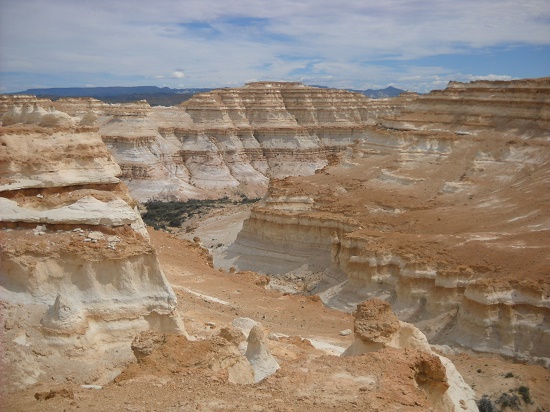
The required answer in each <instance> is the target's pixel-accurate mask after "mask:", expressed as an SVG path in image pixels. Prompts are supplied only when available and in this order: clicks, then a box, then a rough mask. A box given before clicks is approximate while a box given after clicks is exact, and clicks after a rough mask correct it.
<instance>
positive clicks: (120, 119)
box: [6, 82, 416, 201]
mask: <svg viewBox="0 0 550 412" xmlns="http://www.w3.org/2000/svg"><path fill="white" fill-rule="evenodd" d="M415 97H416V96H414V95H411V96H408V97H403V98H398V99H381V100H377V101H374V100H369V99H368V98H366V97H365V96H363V95H360V94H358V93H352V92H348V91H343V90H335V89H323V88H317V87H310V86H305V85H303V84H300V83H291V82H257V83H250V84H247V85H245V86H244V87H240V88H233V89H220V90H214V91H212V92H209V93H200V94H196V95H195V96H194V97H193V98H191V99H190V100H188V101H186V102H185V103H183V104H182V105H180V106H177V107H169V108H168V107H149V105H148V104H147V102H145V101H141V102H136V103H131V104H105V103H102V102H100V101H98V100H95V99H84V98H82V99H60V100H58V101H56V102H51V103H50V106H51V107H55V109H57V110H61V111H64V112H66V113H69V114H70V115H71V116H72V117H73V118H78V119H79V121H80V124H82V125H87V126H92V125H96V126H97V127H99V131H100V134H101V136H102V138H103V140H104V142H105V144H106V145H107V147H108V148H109V150H110V151H111V152H112V154H113V156H114V158H115V160H116V161H117V163H118V164H119V166H120V167H121V169H122V174H121V179H122V180H123V181H124V182H125V183H126V184H127V186H128V187H129V189H130V192H131V193H132V195H133V196H134V197H135V198H136V199H138V200H141V201H144V200H148V199H153V198H158V199H165V200H170V199H181V200H186V199H189V198H219V197H223V196H234V195H246V196H248V197H261V196H263V195H264V194H265V193H266V190H267V186H268V181H269V179H270V178H273V177H275V178H283V177H286V176H297V175H311V174H313V173H315V171H316V170H319V169H321V168H323V167H324V166H326V165H327V164H329V163H330V162H331V161H334V158H335V156H337V155H338V153H341V152H342V151H345V150H347V148H348V147H349V146H350V145H351V144H352V143H353V142H355V141H357V140H358V139H361V138H363V137H364V134H365V130H366V128H367V127H368V125H373V124H375V121H376V119H377V118H379V117H381V116H390V115H393V114H394V113H397V112H399V111H400V109H401V107H403V105H404V104H405V103H406V102H408V101H410V100H412V99H414V98H415ZM12 103H13V102H12ZM24 103H25V102H23V101H20V102H19V104H20V105H23V104H24ZM6 107H8V104H7V103H6ZM6 110H7V109H6Z"/></svg>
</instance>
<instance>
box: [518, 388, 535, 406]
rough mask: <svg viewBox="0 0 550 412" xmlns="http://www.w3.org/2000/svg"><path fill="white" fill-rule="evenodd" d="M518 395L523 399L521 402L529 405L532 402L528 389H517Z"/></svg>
mask: <svg viewBox="0 0 550 412" xmlns="http://www.w3.org/2000/svg"><path fill="white" fill-rule="evenodd" d="M518 393H519V394H520V395H521V397H522V398H523V401H524V402H525V403H531V402H532V400H531V393H530V391H529V388H528V387H527V386H523V385H522V386H520V387H519V388H518Z"/></svg>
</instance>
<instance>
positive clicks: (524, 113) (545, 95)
mask: <svg viewBox="0 0 550 412" xmlns="http://www.w3.org/2000/svg"><path fill="white" fill-rule="evenodd" d="M549 113H550V77H546V78H541V79H524V80H514V81H485V80H478V81H473V82H470V83H460V82H450V83H449V85H448V86H447V88H446V89H445V90H435V91H432V92H430V93H428V94H427V95H423V96H419V97H418V98H417V99H415V100H414V101H412V102H411V103H410V104H408V105H407V106H406V107H405V108H403V110H402V111H400V112H399V113H398V115H397V116H395V114H394V115H393V116H382V117H381V118H380V120H379V123H380V124H382V125H383V126H385V127H391V128H396V129H399V130H431V131H439V130H452V131H454V132H456V133H458V134H469V133H473V134H476V133H478V132H480V131H487V130H497V131H498V132H500V133H503V134H507V135H513V136H518V135H524V136H526V137H537V136H538V137H547V136H548V130H549V129H550V115H549Z"/></svg>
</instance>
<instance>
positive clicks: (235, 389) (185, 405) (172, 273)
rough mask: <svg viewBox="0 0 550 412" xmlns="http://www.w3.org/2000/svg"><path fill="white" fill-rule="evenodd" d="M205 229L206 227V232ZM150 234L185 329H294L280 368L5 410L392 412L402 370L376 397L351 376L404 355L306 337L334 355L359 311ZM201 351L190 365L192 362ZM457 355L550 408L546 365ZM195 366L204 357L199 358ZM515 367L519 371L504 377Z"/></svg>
mask: <svg viewBox="0 0 550 412" xmlns="http://www.w3.org/2000/svg"><path fill="white" fill-rule="evenodd" d="M236 215H238V213H236ZM236 215H234V218H235V219H232V218H229V219H228V220H227V222H229V225H230V226H231V225H232V224H233V223H234V221H236V220H237V218H236V217H235V216H236ZM212 222H217V223H218V224H219V226H223V225H222V220H221V219H218V220H216V217H215V216H210V218H209V219H207V220H206V223H207V224H208V225H207V226H206V227H207V228H209V229H208V230H211V233H212V234H213V235H214V233H215V232H216V230H219V229H216V230H215V229H212V227H213V226H210V224H211V223H212ZM214 226H215V225H214ZM227 232H229V231H227ZM198 233H199V234H201V233H203V232H201V231H200V230H198ZM219 233H221V232H219ZM223 233H225V234H226V235H227V233H226V232H223ZM150 235H151V241H152V243H153V245H154V247H155V248H156V250H157V251H158V255H159V259H160V261H161V264H162V267H163V269H164V271H165V274H166V276H167V278H168V280H169V281H170V283H171V284H172V285H173V287H174V290H175V291H176V293H177V295H178V312H179V313H180V315H181V316H182V318H183V320H184V323H185V326H186V329H187V332H188V333H189V334H190V335H191V336H192V337H193V338H194V339H197V340H198V343H200V342H202V340H203V339H206V338H208V337H212V336H213V335H215V334H217V333H219V331H220V329H221V328H222V327H224V326H227V325H229V324H230V323H231V322H232V320H233V319H235V318H237V317H248V318H252V319H254V320H256V321H258V322H261V323H262V324H263V325H264V326H265V327H266V328H268V330H269V331H270V332H275V333H279V334H284V335H288V336H289V338H287V339H286V340H285V339H282V340H280V341H279V342H273V343H272V345H270V346H271V347H272V353H273V355H274V356H275V357H276V358H277V360H278V361H279V363H280V364H281V365H282V369H281V371H280V372H277V374H275V375H273V377H272V378H269V379H267V380H266V381H264V382H262V383H260V384H256V385H247V386H238V385H234V384H229V383H227V382H226V381H225V380H224V378H223V376H222V377H220V376H219V375H217V374H216V373H214V372H212V371H210V370H208V369H206V368H193V367H189V368H186V369H183V370H171V369H170V365H160V364H159V365H157V366H158V367H157V368H156V369H155V370H154V371H152V370H147V371H146V372H143V373H141V374H138V375H136V376H135V377H133V378H132V379H127V380H119V381H118V382H116V381H115V382H112V383H110V384H108V385H106V386H104V387H103V388H102V389H97V390H96V389H84V388H82V387H80V386H79V385H76V384H74V383H73V382H70V381H67V382H51V383H47V382H46V383H41V384H39V385H35V386H34V387H31V388H28V389H26V390H22V391H19V392H15V393H12V394H9V395H8V396H6V397H5V399H3V400H2V402H3V405H1V408H0V409H1V410H3V411H4V410H5V411H30V410H33V411H75V410H85V411H121V410H122V411H191V410H193V411H194V410H203V411H218V410H224V411H227V410H231V411H244V410H253V411H271V410H274V411H324V410H332V411H334V410H341V411H347V410H350V411H353V410H378V411H384V410H388V409H384V407H381V406H380V405H383V404H384V402H386V404H387V402H390V401H391V402H394V401H395V399H393V398H394V397H397V398H399V396H398V394H399V393H401V392H400V389H399V385H400V384H399V382H398V377H395V378H392V379H395V380H396V381H395V385H398V386H397V387H392V386H391V385H390V386H388V387H385V390H386V392H384V393H378V392H377V393H378V395H377V396H378V397H375V398H374V400H373V398H367V397H366V396H367V395H365V394H364V393H363V392H362V391H365V389H364V388H363V389H361V387H359V386H354V385H357V382H355V381H353V379H351V378H349V376H348V375H349V374H350V373H353V372H354V371H355V370H356V369H357V370H362V371H370V372H371V373H373V374H378V375H377V376H382V375H387V376H388V374H389V375H390V377H391V371H388V369H395V371H393V372H395V373H396V374H398V375H399V374H401V371H400V369H399V368H400V367H402V364H403V363H404V361H403V360H401V361H399V358H398V357H397V358H385V359H383V358H380V359H378V361H379V362H382V363H369V362H370V361H369V362H367V361H366V359H361V360H359V359H354V360H349V361H345V362H343V363H342V362H341V361H340V360H339V359H340V358H335V357H333V356H329V355H328V354H329V353H330V352H331V351H330V350H328V349H327V350H326V351H325V352H323V351H321V350H316V349H314V348H313V347H312V346H311V345H310V344H309V343H308V342H307V341H302V339H301V338H308V339H310V340H311V342H313V343H315V345H316V346H319V347H323V346H324V347H326V348H332V349H333V351H332V353H334V349H337V348H345V347H347V346H348V345H349V344H351V342H352V341H353V337H352V336H351V335H350V336H340V334H339V333H340V331H342V330H345V329H349V328H353V320H352V316H351V315H349V314H347V313H344V312H339V311H336V310H332V309H328V308H326V307H324V306H323V305H322V304H321V302H319V300H317V299H315V298H314V297H304V296H300V295H289V294H282V293H279V292H276V291H273V290H269V289H268V288H266V278H265V277H262V276H259V275H257V274H254V273H251V272H247V273H237V274H229V273H227V272H223V271H219V270H217V269H214V268H213V267H211V266H210V265H209V262H208V260H209V258H208V253H207V252H206V250H205V249H203V248H201V247H200V246H198V245H196V244H193V243H192V242H188V241H185V240H181V239H178V238H177V237H176V236H175V235H170V234H167V233H165V232H161V231H154V230H150ZM195 235H196V234H195ZM203 236H204V235H203ZM216 236H219V235H216ZM211 240H213V239H211ZM217 240H218V239H217ZM335 347H336V348H335ZM182 348H184V346H182ZM182 350H183V349H182ZM186 350H187V351H189V350H191V351H192V352H193V351H194V352H193V356H194V357H196V358H197V359H198V358H200V359H203V358H204V357H206V358H208V356H210V355H209V352H208V351H207V350H205V349H204V348H203V349H201V346H198V347H197V349H192V348H191V349H186ZM201 351H202V352H201ZM182 353H183V352H182ZM186 353H187V352H186ZM390 355H391V356H397V355H396V354H390ZM193 356H192V357H191V358H192V359H191V360H188V362H191V363H192V360H193V359H195V358H193ZM388 356H389V355H388ZM450 358H451V360H453V362H454V363H455V364H456V366H457V368H458V370H459V371H460V372H461V373H462V374H463V376H464V378H465V380H466V381H467V382H468V383H469V384H470V385H471V386H472V387H473V388H474V390H475V391H476V396H477V398H481V396H482V395H484V394H490V395H492V399H493V401H496V400H497V399H498V397H499V396H500V395H501V394H502V393H505V392H508V391H509V390H516V391H517V388H518V387H519V386H522V385H524V386H526V387H529V389H530V396H531V399H532V400H533V404H532V405H529V406H528V407H527V409H524V410H527V411H536V410H537V409H536V408H541V409H539V410H541V411H543V410H550V394H549V393H548V392H549V391H548V388H550V373H549V371H548V370H546V369H544V368H542V367H540V366H534V365H521V364H513V363H510V362H507V361H505V360H502V359H500V358H498V357H493V356H476V355H471V354H470V355H467V354H463V355H454V356H450ZM346 362H347V363H346ZM383 362H385V363H383ZM197 364H200V362H199V361H197ZM161 366H162V367H161ZM336 368H340V369H342V368H344V370H343V372H342V371H341V372H339V374H337V375H334V373H332V372H330V371H332V370H336ZM381 368H385V369H381ZM308 371H309V372H308ZM346 373H347V374H348V375H346ZM363 373H365V372H363ZM509 373H512V374H513V377H508V378H506V377H505V376H506V374H509ZM316 374H317V377H315V376H316ZM331 376H332V378H334V376H336V377H337V380H336V381H334V382H333V381H331V380H330V379H332V378H330V377H331ZM346 377H347V378H346ZM354 382H355V383H354ZM320 385H321V386H320ZM322 385H324V386H322ZM61 389H66V390H67V391H68V392H67V393H68V396H69V397H63V395H62V393H61V392H59V393H58V395H57V396H54V397H52V398H51V399H48V400H40V401H38V400H36V399H35V397H34V395H35V393H39V392H49V391H51V390H61ZM365 393H367V392H365ZM403 393H405V392H403ZM407 393H408V392H407ZM394 394H395V395H394ZM410 396H412V395H407V399H408V400H409V401H410V402H412V403H410V405H409V406H406V404H407V401H406V400H404V401H403V405H404V406H403V408H400V409H401V410H419V405H420V404H418V402H419V401H417V400H414V402H417V404H416V406H415V403H414V402H413V401H412V400H411V399H412V398H410ZM384 399H385V400H384ZM373 402H374V403H373ZM390 410H395V409H390Z"/></svg>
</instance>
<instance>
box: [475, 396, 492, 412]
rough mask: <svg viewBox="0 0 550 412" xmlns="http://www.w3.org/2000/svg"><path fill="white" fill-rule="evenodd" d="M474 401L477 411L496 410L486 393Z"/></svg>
mask: <svg viewBox="0 0 550 412" xmlns="http://www.w3.org/2000/svg"><path fill="white" fill-rule="evenodd" d="M476 403H477V407H478V408H479V412H496V409H495V405H493V402H492V401H491V399H489V397H488V396H487V395H483V396H482V397H481V399H480V400H479V401H477V402H476Z"/></svg>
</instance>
